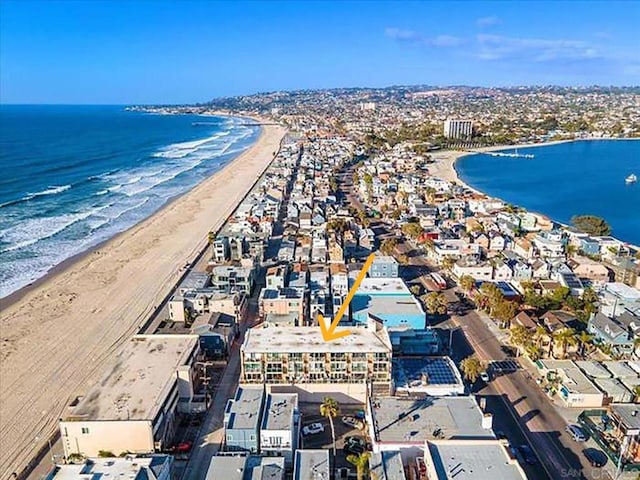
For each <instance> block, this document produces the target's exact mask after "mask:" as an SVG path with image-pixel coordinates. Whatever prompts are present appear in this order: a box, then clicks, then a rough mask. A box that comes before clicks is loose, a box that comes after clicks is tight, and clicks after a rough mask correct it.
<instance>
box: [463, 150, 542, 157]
mask: <svg viewBox="0 0 640 480" xmlns="http://www.w3.org/2000/svg"><path fill="white" fill-rule="evenodd" d="M469 152H470V153H480V154H482V155H490V156H492V157H509V158H535V155H534V154H533V153H518V150H517V149H516V151H515V152H512V153H504V152H479V151H477V150H469Z"/></svg>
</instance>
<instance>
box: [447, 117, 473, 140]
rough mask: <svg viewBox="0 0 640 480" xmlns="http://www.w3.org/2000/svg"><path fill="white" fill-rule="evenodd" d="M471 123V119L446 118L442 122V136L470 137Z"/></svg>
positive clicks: (471, 131)
mask: <svg viewBox="0 0 640 480" xmlns="http://www.w3.org/2000/svg"><path fill="white" fill-rule="evenodd" d="M472 133H473V123H472V122H471V120H454V119H451V118H449V119H447V120H445V122H444V136H445V137H447V138H461V139H464V138H471V134H472Z"/></svg>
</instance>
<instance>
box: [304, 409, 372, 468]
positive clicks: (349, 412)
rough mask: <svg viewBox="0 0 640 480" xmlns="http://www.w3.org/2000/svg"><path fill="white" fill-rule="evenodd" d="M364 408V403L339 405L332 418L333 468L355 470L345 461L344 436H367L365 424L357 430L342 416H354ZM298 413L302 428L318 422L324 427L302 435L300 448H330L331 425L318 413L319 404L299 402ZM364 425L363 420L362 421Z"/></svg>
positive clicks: (331, 445)
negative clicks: (333, 432)
mask: <svg viewBox="0 0 640 480" xmlns="http://www.w3.org/2000/svg"><path fill="white" fill-rule="evenodd" d="M363 409H364V405H361V406H358V405H341V406H340V413H339V414H338V416H337V417H336V418H334V420H333V425H334V428H335V431H336V454H337V455H336V458H335V465H334V468H336V469H339V468H351V469H353V470H354V471H355V468H354V467H353V465H351V464H350V463H349V462H347V460H346V457H347V454H346V453H345V452H344V451H343V447H344V442H345V438H347V437H350V436H359V437H365V439H366V440H369V439H368V438H367V433H366V426H365V428H364V430H359V429H357V428H353V427H351V426H349V425H346V424H344V423H343V422H342V417H343V416H355V415H356V414H357V413H358V411H362V410H363ZM300 413H301V416H302V428H304V427H305V426H306V425H310V424H312V423H316V422H317V423H320V424H322V426H323V427H324V432H321V433H317V434H313V435H307V436H304V435H302V437H301V440H300V443H301V448H307V449H314V448H318V449H327V450H329V449H331V448H333V444H332V441H331V426H330V425H329V421H328V420H327V419H326V418H325V417H323V416H321V415H320V404H304V403H303V404H301V405H300ZM362 422H363V425H364V420H363V421H362Z"/></svg>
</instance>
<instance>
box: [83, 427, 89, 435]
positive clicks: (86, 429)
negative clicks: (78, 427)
mask: <svg viewBox="0 0 640 480" xmlns="http://www.w3.org/2000/svg"><path fill="white" fill-rule="evenodd" d="M82 433H83V434H84V435H86V434H88V433H89V428H88V427H82Z"/></svg>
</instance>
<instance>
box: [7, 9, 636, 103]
mask: <svg viewBox="0 0 640 480" xmlns="http://www.w3.org/2000/svg"><path fill="white" fill-rule="evenodd" d="M407 84H429V85H460V84H465V85H486V86H495V85H500V86H504V85H532V84H538V85H539V84H558V85H592V84H603V85H639V84H640V2H635V1H623V2H617V3H616V2H610V1H608V2H607V1H602V2H596V1H587V2H581V1H577V0H575V1H569V2H557V1H550V2H531V3H528V2H520V1H515V0H512V1H503V2H471V1H468V2H458V3H455V2H441V3H440V2H407V3H404V2H391V1H389V2H365V1H357V2H338V1H336V2H312V1H306V2H305V1H300V2H276V1H270V0H263V1H260V2H241V1H237V2H213V1H204V2H196V1H173V2H171V1H151V0H146V1H139V2H136V1H133V0H132V1H111V2H102V1H86V2H81V1H71V2H56V1H53V0H49V1H44V2H40V1H31V0H20V1H17V0H2V1H0V101H1V102H2V103H95V104H97V103H104V104H124V103H181V102H197V101H205V100H208V99H211V98H214V97H218V96H227V95H240V94H251V93H255V92H259V91H271V90H282V89H287V90H289V89H301V88H330V87H354V86H371V87H377V86H388V85H407Z"/></svg>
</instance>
